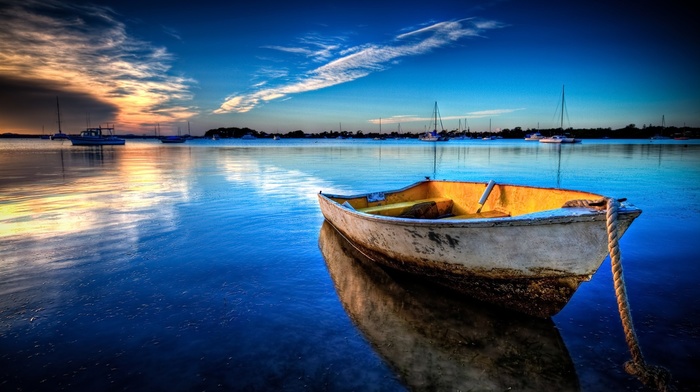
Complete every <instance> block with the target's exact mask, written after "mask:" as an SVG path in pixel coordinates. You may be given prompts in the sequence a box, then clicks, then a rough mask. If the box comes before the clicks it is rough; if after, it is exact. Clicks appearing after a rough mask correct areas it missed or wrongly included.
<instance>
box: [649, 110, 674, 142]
mask: <svg viewBox="0 0 700 392" xmlns="http://www.w3.org/2000/svg"><path fill="white" fill-rule="evenodd" d="M665 128H666V116H665V115H662V116H661V133H659V134H658V135H654V136H652V137H651V138H650V139H651V140H663V139H670V137H668V136H664V129H665Z"/></svg>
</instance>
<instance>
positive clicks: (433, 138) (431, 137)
mask: <svg viewBox="0 0 700 392" xmlns="http://www.w3.org/2000/svg"><path fill="white" fill-rule="evenodd" d="M439 117H440V112H439V111H438V104H437V101H435V108H434V109H433V130H432V131H430V132H426V133H425V134H423V135H421V136H419V137H418V139H419V140H421V141H424V142H446V141H448V140H450V138H449V137H447V136H442V135H440V134H439V133H438V131H437V123H438V118H439ZM440 128H442V130H443V131H444V130H445V129H444V127H443V126H442V118H440Z"/></svg>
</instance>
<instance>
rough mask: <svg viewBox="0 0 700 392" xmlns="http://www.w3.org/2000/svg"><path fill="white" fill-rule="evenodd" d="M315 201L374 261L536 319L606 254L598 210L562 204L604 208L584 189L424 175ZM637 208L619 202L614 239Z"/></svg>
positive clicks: (551, 310) (559, 304)
mask: <svg viewBox="0 0 700 392" xmlns="http://www.w3.org/2000/svg"><path fill="white" fill-rule="evenodd" d="M489 189H491V190H490V192H484V191H485V190H489ZM480 196H481V199H480ZM318 198H319V204H320V207H321V212H322V213H323V216H324V217H325V219H326V220H327V221H328V222H329V223H331V224H332V225H333V226H335V227H336V229H337V230H338V231H340V232H341V233H342V234H343V235H344V236H345V237H346V238H348V239H349V240H350V241H352V242H353V244H355V245H357V246H358V248H360V249H362V250H363V251H364V252H365V253H366V254H367V255H369V256H370V257H371V258H372V259H374V260H376V261H377V262H379V263H381V264H384V265H387V266H390V267H393V268H397V269H401V270H404V271H407V272H411V273H415V274H420V275H423V276H425V277H427V278H429V279H432V280H434V281H437V282H438V283H441V284H443V285H446V286H449V287H452V288H454V289H457V290H459V291H462V292H464V293H467V294H469V295H471V296H473V297H476V298H479V299H481V300H484V301H487V302H492V303H496V304H499V305H502V306H505V307H507V308H511V309H514V310H518V311H521V312H524V313H527V314H530V315H535V316H540V317H548V316H551V315H554V314H556V313H557V312H559V310H561V309H562V308H563V307H564V306H565V305H566V303H567V302H568V301H569V299H570V298H571V296H572V295H573V294H574V292H575V291H576V289H577V288H578V286H579V285H580V283H581V282H583V281H587V280H589V279H590V278H591V276H592V275H593V274H594V273H595V272H596V270H597V269H598V267H599V266H600V265H601V263H602V262H603V260H604V259H605V257H606V256H607V254H608V241H607V238H608V234H607V225H606V211H605V210H603V209H601V208H600V207H563V206H564V205H570V204H571V203H568V204H567V202H570V201H572V200H597V201H601V200H602V202H603V204H604V201H605V200H604V198H603V196H601V195H597V194H593V193H588V192H581V191H574V190H562V189H553V188H537V187H530V186H519V185H505V184H497V185H491V184H489V185H488V186H487V184H485V183H478V182H461V181H430V180H427V181H421V182H418V183H415V184H413V185H411V186H408V187H406V188H403V189H399V190H393V191H386V192H376V193H367V194H360V195H353V196H341V195H330V194H328V195H327V194H324V193H322V192H321V193H319V195H318ZM640 213H641V210H640V209H638V208H635V207H633V206H629V205H622V206H621V207H620V209H619V212H618V223H617V227H618V235H619V236H622V234H623V233H624V232H625V230H627V228H628V227H629V225H630V224H631V223H632V221H633V220H634V219H635V218H636V217H637V216H639V214H640Z"/></svg>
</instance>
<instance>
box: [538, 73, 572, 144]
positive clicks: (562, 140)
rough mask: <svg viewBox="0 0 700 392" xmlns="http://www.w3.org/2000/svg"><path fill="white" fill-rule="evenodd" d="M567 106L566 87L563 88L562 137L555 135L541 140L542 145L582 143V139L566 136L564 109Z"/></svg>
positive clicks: (560, 126) (560, 127) (560, 125)
mask: <svg viewBox="0 0 700 392" xmlns="http://www.w3.org/2000/svg"><path fill="white" fill-rule="evenodd" d="M565 106H566V100H565V99H564V86H561V118H560V124H559V130H561V133H562V134H561V135H553V136H550V137H545V138H542V139H540V143H580V142H581V139H576V138H573V137H569V136H565V135H564V108H565Z"/></svg>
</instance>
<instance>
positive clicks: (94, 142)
mask: <svg viewBox="0 0 700 392" xmlns="http://www.w3.org/2000/svg"><path fill="white" fill-rule="evenodd" d="M103 131H106V132H108V133H109V134H106V133H105V132H103ZM113 132H114V128H102V127H97V128H87V129H86V130H84V131H82V132H80V135H78V136H70V141H71V143H73V145H74V146H121V145H124V144H125V142H126V141H125V140H124V139H121V138H118V137H116V136H114V135H113Z"/></svg>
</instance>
